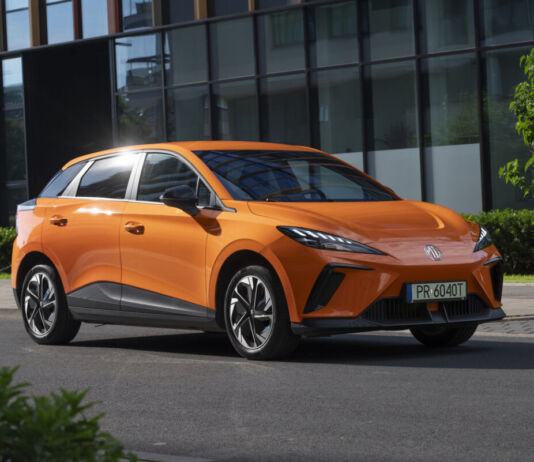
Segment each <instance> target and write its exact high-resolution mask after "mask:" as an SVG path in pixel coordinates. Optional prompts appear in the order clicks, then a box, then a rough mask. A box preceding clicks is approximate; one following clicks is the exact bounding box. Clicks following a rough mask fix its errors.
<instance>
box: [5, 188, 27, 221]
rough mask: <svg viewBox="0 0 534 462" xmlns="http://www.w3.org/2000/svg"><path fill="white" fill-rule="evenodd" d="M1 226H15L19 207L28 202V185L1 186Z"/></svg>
mask: <svg viewBox="0 0 534 462" xmlns="http://www.w3.org/2000/svg"><path fill="white" fill-rule="evenodd" d="M0 197H2V204H0V225H2V226H15V221H16V215H17V205H18V204H20V203H22V202H25V201H27V200H28V189H27V187H26V185H24V184H23V185H17V186H5V185H2V184H0Z"/></svg>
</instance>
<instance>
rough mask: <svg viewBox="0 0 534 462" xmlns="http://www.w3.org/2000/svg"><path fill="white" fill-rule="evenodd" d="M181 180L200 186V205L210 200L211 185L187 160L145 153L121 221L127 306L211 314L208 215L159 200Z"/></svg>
mask: <svg viewBox="0 0 534 462" xmlns="http://www.w3.org/2000/svg"><path fill="white" fill-rule="evenodd" d="M179 185H188V186H190V187H191V188H192V189H193V190H197V194H198V195H199V197H200V201H199V206H200V207H202V206H204V205H206V206H207V205H209V204H210V201H211V197H212V196H211V194H212V193H211V191H210V190H209V189H208V187H207V186H206V184H205V183H204V182H203V180H202V179H200V178H199V175H198V174H197V173H196V172H195V171H194V170H193V168H192V167H191V166H190V165H189V164H188V163H187V162H186V161H184V160H183V159H182V158H180V157H178V156H176V155H173V154H170V153H158V152H149V153H147V154H146V158H145V160H144V163H143V167H142V169H141V171H140V173H139V185H138V190H137V191H135V192H134V198H135V200H134V201H132V202H128V203H127V205H126V208H125V210H124V214H123V218H122V225H121V227H120V243H121V260H122V281H123V284H124V287H123V297H122V309H123V310H125V311H130V312H131V311H137V312H149V313H152V314H173V315H180V316H184V317H187V318H196V317H198V318H202V317H206V316H207V310H206V309H204V308H203V307H205V306H206V304H207V301H206V281H205V278H206V268H205V266H206V255H205V253H206V239H207V229H206V226H205V222H204V221H205V220H204V218H205V217H203V216H202V215H203V214H202V212H201V213H199V214H198V215H197V216H196V217H192V216H191V215H188V214H187V213H185V212H184V211H182V210H180V209H178V208H175V207H169V206H167V205H164V204H163V203H162V202H161V201H160V200H159V197H160V196H161V195H162V194H163V192H165V191H166V190H167V189H169V188H172V187H175V186H179Z"/></svg>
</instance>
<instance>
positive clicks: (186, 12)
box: [162, 0, 195, 24]
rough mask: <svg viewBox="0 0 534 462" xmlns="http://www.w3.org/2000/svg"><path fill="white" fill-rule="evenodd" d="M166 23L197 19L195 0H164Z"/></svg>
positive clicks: (164, 19) (164, 18)
mask: <svg viewBox="0 0 534 462" xmlns="http://www.w3.org/2000/svg"><path fill="white" fill-rule="evenodd" d="M162 7H163V21H164V24H178V23H181V22H187V21H193V20H194V19H195V0H163V1H162Z"/></svg>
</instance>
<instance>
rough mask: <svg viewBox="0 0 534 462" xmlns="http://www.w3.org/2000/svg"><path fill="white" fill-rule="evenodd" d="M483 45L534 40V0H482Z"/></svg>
mask: <svg viewBox="0 0 534 462" xmlns="http://www.w3.org/2000/svg"><path fill="white" fill-rule="evenodd" d="M479 8H480V29H481V30H480V35H481V37H480V38H481V45H482V46H486V45H495V44H498V43H510V42H523V41H527V40H534V0H480V1H479Z"/></svg>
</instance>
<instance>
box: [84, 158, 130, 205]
mask: <svg viewBox="0 0 534 462" xmlns="http://www.w3.org/2000/svg"><path fill="white" fill-rule="evenodd" d="M134 159H135V157H134V156H131V155H124V156H114V157H107V158H106V159H101V160H97V161H95V163H94V164H93V165H92V166H91V168H89V170H87V172H86V173H85V175H84V176H83V178H82V180H81V182H80V186H79V187H78V194H77V196H79V197H105V198H110V199H124V196H125V195H126V187H127V186H128V180H129V179H130V173H131V172H132V166H133V163H134Z"/></svg>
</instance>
